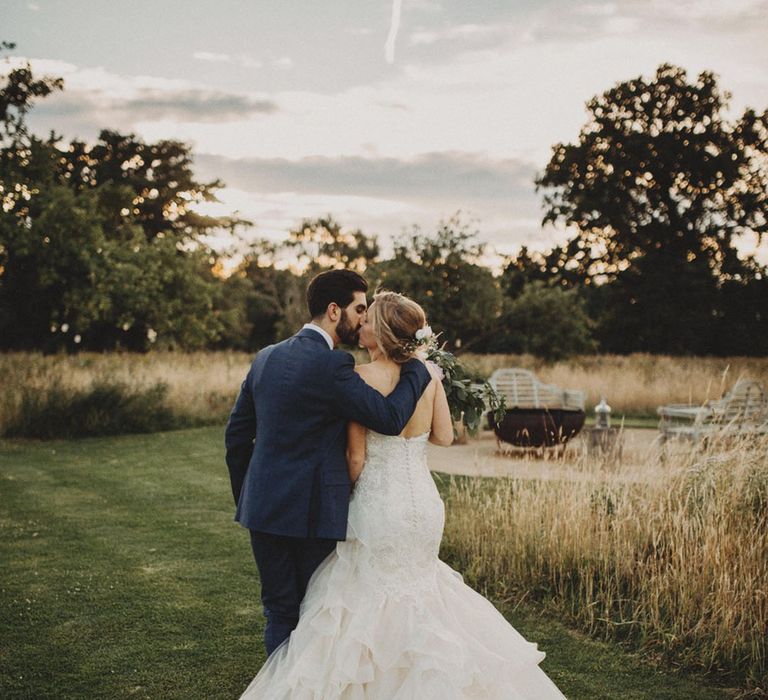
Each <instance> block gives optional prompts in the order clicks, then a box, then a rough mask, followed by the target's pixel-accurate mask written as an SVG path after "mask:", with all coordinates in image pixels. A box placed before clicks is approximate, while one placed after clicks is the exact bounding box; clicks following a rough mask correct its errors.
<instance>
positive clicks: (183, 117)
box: [35, 88, 277, 125]
mask: <svg viewBox="0 0 768 700" xmlns="http://www.w3.org/2000/svg"><path fill="white" fill-rule="evenodd" d="M276 110H277V105H276V104H275V103H274V102H272V101H271V100H261V99H255V98H252V97H250V96H248V95H241V94H235V93H226V92H217V91H214V90H205V89H199V88H188V89H185V90H174V91H172V92H168V91H163V90H155V89H151V88H140V89H136V90H133V91H132V92H131V94H130V95H109V94H107V93H105V92H103V91H101V90H87V91H86V90H71V91H67V92H64V93H63V94H59V95H55V96H52V97H49V98H48V99H47V100H45V101H44V102H41V103H40V104H39V105H38V106H37V107H36V108H35V116H36V118H38V119H39V118H41V117H42V118H45V117H56V116H62V117H69V118H72V117H79V118H82V119H98V120H99V121H100V122H102V123H104V124H110V125H113V123H115V124H120V125H125V124H127V123H130V124H136V123H138V122H145V121H163V120H173V121H180V122H196V123H204V122H222V121H232V120H236V119H246V118H249V117H254V116H256V115H259V114H271V113H273V112H275V111H276ZM97 115H98V116H97Z"/></svg>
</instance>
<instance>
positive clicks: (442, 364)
mask: <svg viewBox="0 0 768 700" xmlns="http://www.w3.org/2000/svg"><path fill="white" fill-rule="evenodd" d="M437 338H438V336H437V335H435V334H434V333H433V332H432V329H431V328H430V327H429V326H425V327H424V328H421V329H420V330H418V331H416V342H415V347H414V349H415V351H416V352H417V353H418V354H419V355H420V356H421V357H422V358H424V359H426V360H427V361H429V362H433V363H434V364H436V365H437V366H438V367H439V368H440V371H441V372H442V377H443V379H442V381H443V388H444V389H445V394H446V396H447V397H448V407H449V408H450V409H451V418H452V419H453V420H454V421H459V420H460V421H462V422H463V423H464V425H465V426H466V427H467V430H468V431H469V432H470V433H476V432H477V430H478V428H479V427H480V422H481V420H482V418H483V415H484V414H485V413H487V412H488V411H492V412H493V418H494V420H495V421H496V422H497V423H501V421H502V420H504V411H505V409H506V403H505V400H504V397H503V396H502V395H501V394H499V393H497V392H496V391H495V390H494V389H493V387H492V386H491V385H490V384H489V383H488V382H487V381H486V382H482V383H480V382H475V381H473V378H472V376H471V374H470V373H469V372H468V371H467V369H466V368H465V367H464V366H462V364H461V363H460V362H459V360H458V359H457V358H456V356H455V355H453V354H452V353H450V352H448V351H447V350H446V349H445V348H444V347H441V346H440V345H438V342H437Z"/></svg>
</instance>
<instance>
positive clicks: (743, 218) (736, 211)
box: [537, 65, 768, 352]
mask: <svg viewBox="0 0 768 700" xmlns="http://www.w3.org/2000/svg"><path fill="white" fill-rule="evenodd" d="M728 99H729V95H728V94H727V93H725V92H723V91H721V90H720V88H719V87H718V84H717V79H716V77H715V76H714V75H713V74H712V73H707V72H705V73H702V74H701V75H699V76H698V78H697V79H696V80H694V81H689V80H688V76H687V74H686V72H685V71H684V70H683V69H682V68H678V67H675V66H671V65H662V66H661V67H659V69H658V70H657V72H656V75H655V76H654V77H653V78H652V79H650V80H647V79H644V78H637V79H635V80H630V81H627V82H622V83H620V84H618V85H616V86H615V87H613V88H611V89H610V90H608V91H607V92H605V93H604V94H602V95H600V96H598V97H595V98H594V99H592V100H591V101H590V102H589V103H588V105H587V108H588V113H589V118H588V120H587V123H586V124H585V125H584V127H583V128H582V129H581V132H580V134H579V140H578V142H577V143H575V144H562V143H559V144H557V145H556V146H554V148H553V155H552V158H551V160H550V162H549V163H548V165H547V167H546V169H545V171H544V172H543V173H542V174H541V175H540V176H539V178H538V179H537V187H538V188H540V189H541V190H542V191H543V193H544V204H545V207H546V213H545V217H544V223H560V224H563V225H565V226H568V227H573V228H574V229H575V230H576V231H577V234H576V236H575V237H574V238H573V239H572V240H571V241H569V242H568V243H567V244H566V245H565V246H563V247H562V248H560V249H556V250H555V251H553V252H552V253H551V254H550V255H549V256H548V257H547V259H546V262H545V266H546V267H548V268H550V269H553V270H556V271H558V272H559V273H561V279H564V280H566V279H567V280H570V281H571V282H599V283H603V285H605V286H604V287H603V289H602V290H601V291H600V292H596V296H599V297H600V298H601V299H602V303H603V306H604V308H603V309H602V312H603V318H602V325H603V327H604V328H608V327H609V326H610V327H612V328H613V330H614V331H615V333H613V334H611V333H607V334H606V336H605V338H606V341H607V343H606V345H607V346H608V349H617V350H618V349H623V350H628V349H638V350H650V351H673V352H691V351H694V352H696V351H698V352H711V351H716V350H717V345H718V342H719V340H718V337H717V336H718V332H722V331H723V329H724V328H725V327H726V325H727V319H725V312H724V311H723V308H722V303H721V302H722V299H723V294H722V290H723V289H724V288H725V287H735V288H737V290H741V291H745V293H746V288H747V287H751V291H750V292H749V294H748V295H747V296H750V297H754V293H755V289H754V285H755V284H758V285H762V288H763V289H765V286H764V284H762V282H763V281H764V276H765V272H764V270H762V269H761V267H760V266H759V265H757V264H756V263H755V261H754V260H751V259H742V258H740V257H739V256H738V255H737V249H736V242H737V239H738V238H739V237H740V236H748V237H753V238H755V237H756V238H757V239H758V240H759V239H761V238H762V236H764V235H765V233H766V232H767V231H768V112H764V113H762V114H756V113H755V112H754V111H753V110H747V111H746V112H745V113H744V114H743V115H742V116H741V117H740V118H739V119H737V120H735V121H732V122H731V121H728V120H727V119H726V118H725V117H724V111H725V109H726V107H727V105H728ZM734 293H737V292H734ZM759 320H760V319H759V318H758V319H757V321H758V322H759ZM763 323H764V321H763ZM627 339H631V342H632V343H634V347H627V346H626V345H624V346H623V347H622V344H623V343H626V341H627Z"/></svg>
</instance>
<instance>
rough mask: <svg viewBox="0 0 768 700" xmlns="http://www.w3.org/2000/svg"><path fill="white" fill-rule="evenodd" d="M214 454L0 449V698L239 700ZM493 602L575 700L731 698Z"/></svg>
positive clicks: (111, 444)
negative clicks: (540, 651) (537, 646)
mask: <svg viewBox="0 0 768 700" xmlns="http://www.w3.org/2000/svg"><path fill="white" fill-rule="evenodd" d="M221 441H222V431H221V428H220V427H216V428H197V429H192V430H184V431H178V432H170V433H156V434H153V435H141V436H139V435H133V436H122V437H113V438H96V439H88V440H80V441H72V442H62V441H57V442H25V441H6V442H2V443H0V483H1V484H2V487H1V489H0V552H1V553H2V566H1V567H0V623H1V624H2V628H3V635H2V638H1V640H0V697H2V698H4V699H5V698H8V699H9V700H15V699H21V698H24V699H32V698H34V699H35V700H42V699H47V698H56V699H57V700H68V699H75V698H78V699H80V698H87V699H89V700H93V699H97V698H110V699H112V698H153V699H162V700H173V699H175V698H185V700H189V699H193V700H197V699H200V700H216V699H218V698H222V699H224V698H236V697H238V696H239V693H240V692H241V691H242V689H243V688H244V687H245V686H246V685H247V683H248V681H249V680H250V678H251V677H252V676H253V675H254V673H255V672H256V670H257V669H258V668H259V666H260V665H261V663H262V662H263V660H264V655H263V650H262V642H261V635H262V625H263V620H262V616H261V610H260V605H259V603H258V580H257V575H256V570H255V566H254V564H253V563H252V559H251V554H250V548H249V545H248V538H247V537H246V536H245V533H244V532H243V531H242V530H241V529H240V528H239V527H238V526H236V525H235V524H233V523H232V510H233V509H232V504H231V495H230V491H229V485H228V482H227V479H226V476H225V473H226V470H225V468H224V466H223V462H222V457H223V454H222V447H221ZM441 482H442V483H443V484H446V483H448V480H447V479H445V478H443V479H442V480H441ZM445 551H446V554H447V555H448V556H449V557H451V563H452V564H455V560H454V557H453V555H452V547H447V548H446V550H445ZM496 602H497V603H498V604H500V605H501V606H502V609H503V610H504V611H505V613H506V614H507V615H508V617H509V619H510V620H511V621H512V622H513V624H514V625H515V626H516V627H517V628H518V629H519V630H520V631H521V632H522V633H523V634H524V635H525V636H526V637H528V638H529V639H531V640H534V641H538V642H539V644H540V646H541V647H542V648H543V649H544V650H545V651H546V652H547V654H548V658H547V659H546V661H545V662H544V665H543V667H544V669H545V670H546V671H547V673H548V674H550V675H551V677H552V678H553V679H554V680H555V681H556V682H557V683H558V684H559V685H560V687H561V688H562V689H563V691H564V692H565V693H566V695H567V696H568V697H569V698H570V699H571V700H580V699H583V700H612V699H614V698H615V699H617V700H618V699H619V698H620V699H621V700H651V699H653V700H691V699H693V698H696V699H700V700H722V699H723V698H726V697H730V696H731V695H732V693H730V692H728V691H726V690H723V689H719V688H714V687H710V686H708V685H706V684H704V683H703V682H701V681H699V680H697V679H695V678H691V677H688V676H685V675H683V674H679V673H669V672H663V671H660V670H658V669H654V668H653V667H650V666H648V665H647V664H646V663H644V662H643V661H642V660H641V659H640V658H639V657H637V656H635V655H632V654H627V653H624V652H622V651H621V650H619V649H617V648H616V647H615V646H612V645H609V644H605V643H600V642H596V641H593V640H589V639H586V638H583V637H582V636H581V635H578V634H576V633H573V632H570V631H568V630H567V629H566V628H565V627H563V626H562V624H560V623H559V622H557V621H554V620H552V619H551V618H549V619H548V618H543V617H541V616H540V615H539V614H537V613H536V612H534V611H533V609H532V608H528V607H526V605H525V604H523V605H518V606H517V607H516V608H514V609H513V608H512V607H511V604H509V602H508V601H507V602H505V601H504V600H503V599H501V598H498V599H496Z"/></svg>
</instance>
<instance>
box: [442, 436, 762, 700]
mask: <svg viewBox="0 0 768 700" xmlns="http://www.w3.org/2000/svg"><path fill="white" fill-rule="evenodd" d="M670 450H672V451H670ZM446 502H447V513H448V517H447V523H446V533H445V542H446V545H447V546H448V547H449V549H450V552H451V557H452V558H453V559H454V560H455V561H456V562H457V564H458V566H459V568H461V569H462V570H463V571H464V572H465V574H466V576H467V577H468V580H469V581H471V582H472V583H473V584H474V585H475V586H477V587H479V588H480V589H482V590H483V591H484V592H486V593H487V594H488V595H490V596H492V597H494V598H496V599H500V600H507V601H509V603H510V604H514V603H515V602H518V601H528V602H536V603H537V604H539V605H540V606H541V607H542V609H545V610H547V611H549V612H550V613H552V614H555V615H557V616H559V617H560V618H561V619H563V620H565V621H567V622H568V623H569V624H571V625H575V626H577V627H579V628H580V629H583V630H584V631H585V632H586V633H588V634H590V635H593V636H595V637H597V638H601V639H605V640H610V641H615V642H621V643H623V644H625V645H627V646H629V647H631V648H635V649H640V650H642V651H644V652H645V653H647V654H652V655H658V656H659V657H663V658H666V659H668V660H670V661H672V662H673V663H675V664H679V665H681V666H684V667H686V668H690V669H699V670H702V671H706V672H710V673H712V674H714V675H716V676H718V677H721V678H730V679H732V680H733V682H736V683H741V684H743V685H744V686H747V687H749V688H751V689H753V691H754V693H755V695H756V696H760V697H764V694H765V693H766V691H768V660H767V658H766V655H767V654H768V636H767V635H768V532H767V530H768V437H763V438H760V439H758V438H752V439H751V440H749V441H747V440H743V441H733V440H730V441H723V442H719V443H718V442H717V441H713V442H712V443H710V445H709V446H705V447H697V448H692V447H691V446H690V444H683V445H679V444H678V445H675V444H672V445H670V446H667V447H666V448H665V449H664V450H661V451H659V450H653V451H649V452H648V453H647V454H646V456H645V461H644V463H641V464H640V465H639V466H638V464H637V463H635V464H633V465H632V466H627V467H621V466H613V467H611V468H607V467H606V465H604V464H601V463H600V462H599V461H597V460H594V459H590V458H588V457H586V456H582V458H581V459H579V460H577V461H576V462H574V463H573V464H570V465H568V464H567V463H563V465H562V468H561V470H560V471H559V478H556V479H553V478H550V479H548V480H546V481H544V480H535V479H528V480H526V479H513V478H505V479H462V478H459V479H453V480H451V482H450V485H449V486H448V487H447V489H446Z"/></svg>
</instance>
